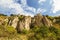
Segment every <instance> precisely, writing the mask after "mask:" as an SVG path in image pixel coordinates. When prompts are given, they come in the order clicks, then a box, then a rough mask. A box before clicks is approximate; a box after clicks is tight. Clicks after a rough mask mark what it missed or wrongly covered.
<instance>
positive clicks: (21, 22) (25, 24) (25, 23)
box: [17, 16, 31, 31]
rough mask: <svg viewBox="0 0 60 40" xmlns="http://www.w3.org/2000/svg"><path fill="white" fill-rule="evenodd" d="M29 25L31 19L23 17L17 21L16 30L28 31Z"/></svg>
mask: <svg viewBox="0 0 60 40" xmlns="http://www.w3.org/2000/svg"><path fill="white" fill-rule="evenodd" d="M30 24H31V17H29V16H25V17H24V18H23V19H22V20H19V22H18V26H17V29H18V31H23V30H24V29H25V30H29V29H30Z"/></svg>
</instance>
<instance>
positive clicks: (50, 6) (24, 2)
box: [0, 0, 60, 16]
mask: <svg viewBox="0 0 60 40" xmlns="http://www.w3.org/2000/svg"><path fill="white" fill-rule="evenodd" d="M59 5H60V0H7V1H6V0H0V13H3V14H7V15H10V14H23V15H30V16H33V15H35V14H37V13H41V14H42V15H50V16H58V15H60V6H59Z"/></svg>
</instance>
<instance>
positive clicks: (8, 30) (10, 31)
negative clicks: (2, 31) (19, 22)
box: [6, 26, 17, 34]
mask: <svg viewBox="0 0 60 40" xmlns="http://www.w3.org/2000/svg"><path fill="white" fill-rule="evenodd" d="M6 31H7V32H8V33H12V34H14V33H16V32H17V31H16V29H15V28H14V27H12V26H7V27H6Z"/></svg>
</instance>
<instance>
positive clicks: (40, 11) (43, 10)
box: [37, 8, 47, 13]
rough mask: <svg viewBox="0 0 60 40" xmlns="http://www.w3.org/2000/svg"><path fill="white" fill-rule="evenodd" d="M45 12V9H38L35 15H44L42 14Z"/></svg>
mask: <svg viewBox="0 0 60 40" xmlns="http://www.w3.org/2000/svg"><path fill="white" fill-rule="evenodd" d="M46 11H47V10H46V9H41V8H38V10H37V13H44V12H46Z"/></svg>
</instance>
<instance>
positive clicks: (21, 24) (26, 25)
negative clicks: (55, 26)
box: [0, 14, 52, 31]
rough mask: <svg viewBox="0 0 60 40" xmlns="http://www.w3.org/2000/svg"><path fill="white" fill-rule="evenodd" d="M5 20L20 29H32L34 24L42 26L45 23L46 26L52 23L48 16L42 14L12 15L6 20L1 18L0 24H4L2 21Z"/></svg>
mask: <svg viewBox="0 0 60 40" xmlns="http://www.w3.org/2000/svg"><path fill="white" fill-rule="evenodd" d="M4 22H7V23H8V25H10V26H12V27H14V28H16V29H17V30H18V31H23V30H30V28H32V26H37V27H40V26H43V25H45V26H51V25H52V22H51V21H50V20H49V19H48V18H47V17H46V16H42V15H41V14H37V15H35V16H34V17H31V16H23V15H19V16H18V15H17V16H10V17H8V18H6V19H5V20H1V19H0V25H2V23H4Z"/></svg>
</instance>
